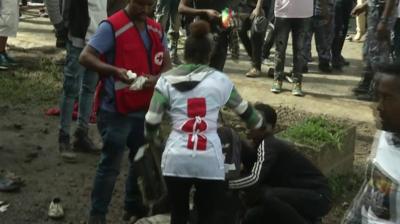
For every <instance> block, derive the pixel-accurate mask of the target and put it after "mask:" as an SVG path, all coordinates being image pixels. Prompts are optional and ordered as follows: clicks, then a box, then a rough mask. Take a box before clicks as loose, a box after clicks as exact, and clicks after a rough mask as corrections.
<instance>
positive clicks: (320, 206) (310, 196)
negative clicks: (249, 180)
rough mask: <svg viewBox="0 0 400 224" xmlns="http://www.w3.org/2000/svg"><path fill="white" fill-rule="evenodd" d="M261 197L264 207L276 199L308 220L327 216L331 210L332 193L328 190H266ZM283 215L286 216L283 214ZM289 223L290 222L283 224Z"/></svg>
mask: <svg viewBox="0 0 400 224" xmlns="http://www.w3.org/2000/svg"><path fill="white" fill-rule="evenodd" d="M263 192H264V193H263V194H262V195H260V198H261V200H262V201H263V202H264V203H263V205H266V204H267V205H268V204H270V203H268V202H269V201H270V199H271V198H276V199H278V200H280V201H281V202H284V203H287V204H288V205H290V206H291V207H292V208H294V209H295V210H296V211H297V213H298V214H299V215H300V216H301V217H303V218H305V219H306V220H314V219H316V218H321V217H323V216H325V215H326V214H327V213H328V212H329V210H330V208H331V204H332V202H331V199H330V191H329V190H328V189H326V190H321V191H314V190H308V189H292V188H265V189H264V191H263ZM281 215H285V213H282V214H281ZM282 223H289V222H282Z"/></svg>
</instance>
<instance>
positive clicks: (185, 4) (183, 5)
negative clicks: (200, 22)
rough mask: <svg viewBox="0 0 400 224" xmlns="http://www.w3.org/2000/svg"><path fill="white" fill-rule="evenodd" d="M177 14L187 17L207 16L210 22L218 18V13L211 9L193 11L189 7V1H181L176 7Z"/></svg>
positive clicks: (193, 9)
mask: <svg viewBox="0 0 400 224" xmlns="http://www.w3.org/2000/svg"><path fill="white" fill-rule="evenodd" d="M178 12H179V13H181V14H183V15H188V16H207V17H208V18H209V19H210V20H217V19H219V18H220V16H221V15H220V13H219V12H218V11H216V10H213V9H195V8H192V7H190V6H189V0H181V1H180V3H179V7H178Z"/></svg>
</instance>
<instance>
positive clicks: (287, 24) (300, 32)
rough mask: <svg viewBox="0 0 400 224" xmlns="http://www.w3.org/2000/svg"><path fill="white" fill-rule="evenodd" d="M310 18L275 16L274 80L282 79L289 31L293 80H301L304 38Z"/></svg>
mask: <svg viewBox="0 0 400 224" xmlns="http://www.w3.org/2000/svg"><path fill="white" fill-rule="evenodd" d="M310 21H311V19H310V18H275V31H276V36H275V49H276V50H275V75H274V79H275V80H283V79H284V68H285V59H286V48H287V43H288V39H289V33H290V32H292V39H293V40H292V43H293V76H292V79H293V82H295V83H296V82H300V83H301V81H302V78H303V74H302V69H303V66H304V65H305V60H304V40H305V38H306V34H307V31H308V29H309V25H310Z"/></svg>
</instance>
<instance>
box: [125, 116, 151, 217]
mask: <svg viewBox="0 0 400 224" xmlns="http://www.w3.org/2000/svg"><path fill="white" fill-rule="evenodd" d="M130 120H131V121H130V122H131V123H132V127H131V130H130V133H129V136H128V141H127V145H128V148H129V162H130V164H129V173H128V178H127V179H126V184H125V191H126V194H125V210H126V217H125V219H126V218H127V217H131V216H136V217H137V218H140V217H143V216H145V215H146V209H145V207H144V205H143V201H142V195H141V192H140V190H139V186H138V176H139V174H138V172H137V170H136V169H135V165H134V158H135V155H136V153H137V151H138V149H139V148H140V147H141V146H143V145H144V144H145V139H144V117H143V118H139V117H138V118H136V117H132V118H130ZM127 220H129V219H127Z"/></svg>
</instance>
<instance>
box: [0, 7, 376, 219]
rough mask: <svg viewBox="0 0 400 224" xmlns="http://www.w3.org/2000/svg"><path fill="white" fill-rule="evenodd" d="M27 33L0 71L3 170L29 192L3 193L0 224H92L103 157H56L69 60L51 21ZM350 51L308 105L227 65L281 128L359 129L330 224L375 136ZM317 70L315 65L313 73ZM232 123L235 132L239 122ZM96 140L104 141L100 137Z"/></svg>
mask: <svg viewBox="0 0 400 224" xmlns="http://www.w3.org/2000/svg"><path fill="white" fill-rule="evenodd" d="M20 25H21V32H20V34H19V37H18V38H17V39H12V40H11V41H10V44H11V46H10V49H11V50H10V53H11V54H12V55H13V56H15V58H16V59H17V60H18V61H19V62H20V66H18V67H17V68H15V69H12V70H10V71H7V72H4V71H0V170H1V172H3V173H5V172H13V173H15V174H16V175H18V176H20V177H21V178H23V180H24V181H25V186H24V187H23V188H22V189H21V190H20V191H19V192H16V193H0V201H7V202H8V203H9V204H10V206H9V208H8V210H7V211H5V212H4V213H0V223H1V224H3V223H4V224H25V223H29V224H45V223H46V224H47V223H71V224H72V223H73V224H75V223H78V224H80V223H85V222H86V219H87V215H88V209H89V201H90V192H91V188H92V182H93V177H94V174H95V169H96V164H97V161H98V159H99V156H98V155H86V154H79V162H78V163H76V164H67V163H64V162H63V161H62V160H61V159H60V157H59V154H58V151H57V149H58V146H57V134H58V122H59V119H58V117H48V116H46V115H45V114H44V113H45V111H46V110H47V109H48V108H50V107H54V106H57V104H58V99H59V96H60V94H61V83H62V73H61V72H62V67H61V66H60V65H58V64H57V63H59V62H60V60H62V59H63V57H64V52H63V51H62V50H58V49H55V48H54V47H53V45H54V37H53V33H52V31H51V26H50V25H49V22H48V20H46V19H41V18H36V17H35V16H33V14H27V15H26V17H25V19H23V20H22V22H21V24H20ZM346 46H348V47H347V48H345V52H344V54H345V56H346V57H347V58H350V60H351V62H352V65H351V67H350V68H348V70H345V72H344V73H341V74H333V75H329V76H327V75H324V74H318V73H314V72H311V74H308V75H306V79H305V80H308V81H309V84H307V85H306V86H305V90H306V92H307V93H308V96H306V97H305V98H293V97H292V96H290V94H289V93H283V94H281V95H278V96H275V95H272V94H270V93H268V88H270V85H271V80H270V79H268V78H265V77H263V78H260V79H250V80H249V79H246V78H244V77H243V74H244V72H245V71H246V70H245V69H244V68H247V67H248V65H249V61H248V58H246V57H243V56H242V60H241V62H240V63H239V64H234V63H233V62H232V61H231V60H228V62H227V66H226V69H225V70H226V71H227V72H228V73H229V75H230V76H231V78H232V79H233V80H234V82H235V83H236V84H237V86H238V89H239V91H240V92H242V93H243V95H244V97H245V98H247V99H249V100H251V101H257V100H260V99H261V101H265V102H270V103H271V104H272V105H274V106H275V107H276V108H277V109H278V111H279V115H280V117H279V121H278V123H279V125H280V126H281V127H282V128H284V127H287V126H289V125H291V124H293V123H294V122H297V121H300V120H302V119H304V118H305V117H307V116H309V115H310V113H312V114H328V115H329V116H331V117H332V119H341V120H342V119H346V121H347V122H348V123H349V124H353V125H355V126H357V139H356V159H355V165H356V166H355V167H356V169H355V175H354V177H351V176H350V177H348V178H347V179H346V181H344V182H343V186H344V187H343V189H342V190H343V194H341V196H340V197H338V198H336V201H335V207H334V208H333V209H332V211H331V213H330V214H329V215H328V216H327V218H326V219H325V220H324V223H327V224H335V223H339V220H340V218H341V216H342V214H343V211H344V210H345V209H346V206H347V205H348V203H349V202H350V201H351V199H352V197H353V196H354V194H355V191H356V189H357V188H358V185H359V176H360V175H361V173H362V172H363V167H364V164H365V160H366V157H367V155H368V153H369V148H370V145H371V143H372V140H373V135H374V132H375V128H374V124H373V118H372V113H371V109H370V106H371V105H370V104H368V103H363V102H359V101H356V100H355V99H354V97H353V96H352V95H351V93H350V92H351V91H350V87H351V86H354V85H355V83H356V82H357V81H358V79H359V71H360V65H361V62H360V55H357V54H358V53H359V52H360V48H361V45H360V44H356V43H350V44H348V43H346ZM289 58H290V57H289ZM288 64H289V65H290V62H289V63H288ZM264 67H265V68H266V67H267V66H264ZM313 69H315V65H311V70H313ZM318 80H319V81H318ZM322 93H323V94H322ZM263 94H265V96H264V95H263ZM281 105H282V106H281ZM233 123H234V124H233V126H236V121H233ZM90 128H91V133H92V134H93V136H97V134H96V127H95V125H92V126H91V127H90ZM96 139H97V141H99V140H98V137H96ZM126 168H127V161H126V160H125V161H124V164H123V165H122V171H121V175H120V178H119V179H118V182H117V185H116V188H115V192H114V196H113V200H112V203H111V205H110V211H109V215H108V220H109V223H115V224H118V223H121V220H120V217H121V216H122V213H123V206H122V202H123V192H124V190H123V188H124V187H123V184H124V183H123V181H124V179H125V177H126ZM54 197H60V198H61V200H62V203H63V206H64V208H65V212H66V216H65V218H64V219H63V220H59V221H53V220H50V219H49V218H48V217H47V209H48V205H49V203H50V201H51V200H52V198H54Z"/></svg>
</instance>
